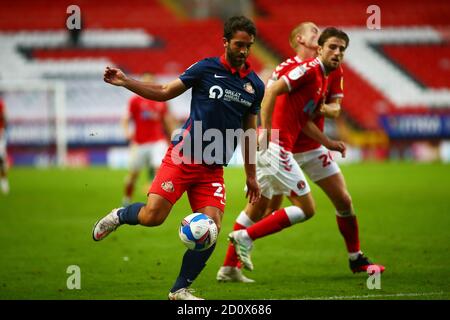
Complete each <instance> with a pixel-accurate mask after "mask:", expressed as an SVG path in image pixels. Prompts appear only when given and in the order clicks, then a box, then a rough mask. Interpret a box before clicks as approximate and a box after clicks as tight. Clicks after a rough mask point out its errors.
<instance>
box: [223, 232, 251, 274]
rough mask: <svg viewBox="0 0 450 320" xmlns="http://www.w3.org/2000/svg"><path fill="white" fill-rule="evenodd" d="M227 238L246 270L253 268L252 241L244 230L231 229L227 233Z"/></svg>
mask: <svg viewBox="0 0 450 320" xmlns="http://www.w3.org/2000/svg"><path fill="white" fill-rule="evenodd" d="M228 240H229V241H231V243H233V245H234V250H236V254H237V256H238V258H239V260H240V261H241V263H242V264H243V265H244V268H245V269H247V270H250V271H252V270H253V262H252V258H251V255H250V253H251V251H252V249H253V241H252V239H250V237H249V236H248V234H247V231H246V230H237V231H233V232H231V233H230V234H229V235H228Z"/></svg>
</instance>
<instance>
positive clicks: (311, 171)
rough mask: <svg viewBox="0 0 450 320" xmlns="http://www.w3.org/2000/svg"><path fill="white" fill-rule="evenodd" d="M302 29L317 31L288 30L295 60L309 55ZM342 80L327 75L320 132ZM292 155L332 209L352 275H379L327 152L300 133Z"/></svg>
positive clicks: (333, 111) (337, 74) (275, 200)
mask: <svg viewBox="0 0 450 320" xmlns="http://www.w3.org/2000/svg"><path fill="white" fill-rule="evenodd" d="M304 29H306V37H307V36H308V32H309V33H312V34H316V33H317V30H318V28H317V26H316V25H314V24H313V23H303V24H300V25H299V26H298V27H296V28H295V29H294V30H293V31H292V33H291V36H290V42H291V46H292V48H293V49H294V50H295V51H296V52H297V56H296V57H297V58H299V59H307V58H309V57H310V54H311V51H310V50H302V41H301V37H302V33H304ZM299 40H300V41H299ZM343 81H344V79H343V70H342V66H341V67H339V68H338V69H336V70H335V71H333V72H331V73H330V75H329V77H328V82H329V85H328V93H327V96H326V100H325V101H324V103H322V104H321V106H320V108H319V109H318V110H317V112H316V114H317V116H316V117H315V119H314V123H315V124H316V125H317V127H318V128H319V129H320V130H321V131H323V130H324V124H325V117H327V118H331V119H335V118H337V117H338V116H339V114H340V110H341V103H342V98H343V97H344V89H343ZM292 152H293V153H294V159H295V161H296V162H297V163H298V164H299V165H300V167H301V169H302V170H303V172H305V173H306V175H307V176H308V177H309V178H310V179H311V180H312V181H313V182H314V183H316V184H317V185H318V186H319V187H320V188H321V189H322V190H323V191H324V192H325V193H326V195H327V196H328V198H329V199H330V200H331V202H332V203H333V205H334V207H335V209H336V220H337V224H338V228H339V231H340V233H341V235H342V236H343V238H344V241H345V244H346V248H347V252H348V255H349V265H350V269H351V270H352V272H354V273H355V272H365V271H366V270H367V268H368V267H369V266H375V267H377V268H379V270H380V272H383V271H384V269H385V268H384V266H382V265H374V264H373V263H372V262H370V260H369V259H368V258H367V257H366V256H365V255H364V254H363V252H362V251H361V248H360V241H359V230H358V222H357V218H356V215H355V212H354V209H353V205H352V199H351V196H350V194H349V192H348V190H347V186H346V183H345V179H344V176H343V174H342V172H341V170H340V168H339V165H338V164H337V163H336V161H334V159H333V157H332V155H331V153H330V152H329V150H327V149H326V148H325V147H324V146H322V145H321V144H320V143H318V142H317V141H315V140H314V139H312V138H310V137H309V136H308V135H306V134H305V133H304V132H301V133H300V134H299V136H298V137H297V140H296V142H295V143H294V147H293V149H292ZM282 198H283V196H282V195H275V196H274V197H272V199H271V201H270V202H269V205H268V208H267V210H266V215H267V214H270V213H272V212H274V211H276V210H278V209H279V208H280V207H281V203H282Z"/></svg>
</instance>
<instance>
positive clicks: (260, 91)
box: [248, 82, 265, 114]
mask: <svg viewBox="0 0 450 320" xmlns="http://www.w3.org/2000/svg"><path fill="white" fill-rule="evenodd" d="M264 90H265V87H264V83H263V82H261V83H260V84H258V86H257V89H256V92H255V93H256V99H255V102H254V103H253V104H252V106H251V107H250V109H249V110H248V112H250V113H252V114H258V113H259V111H260V110H261V102H262V99H263V97H264Z"/></svg>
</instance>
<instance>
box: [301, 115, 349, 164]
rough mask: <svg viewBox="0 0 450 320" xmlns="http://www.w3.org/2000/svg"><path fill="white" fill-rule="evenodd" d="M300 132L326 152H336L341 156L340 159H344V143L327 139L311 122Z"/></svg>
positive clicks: (345, 148)
mask: <svg viewBox="0 0 450 320" xmlns="http://www.w3.org/2000/svg"><path fill="white" fill-rule="evenodd" d="M302 130H303V132H304V133H305V134H306V135H307V136H309V137H310V138H312V139H314V140H316V141H317V142H319V143H320V144H322V145H323V146H325V147H326V148H327V149H328V150H334V151H338V152H340V153H341V154H342V157H343V158H345V154H346V150H347V147H346V146H345V143H344V142H342V141H335V140H331V139H330V138H328V137H327V136H326V135H325V134H324V133H323V132H322V131H320V129H319V128H318V127H317V126H316V124H315V123H314V122H313V121H311V120H308V121H307V122H306V123H305V125H304V127H303V128H302Z"/></svg>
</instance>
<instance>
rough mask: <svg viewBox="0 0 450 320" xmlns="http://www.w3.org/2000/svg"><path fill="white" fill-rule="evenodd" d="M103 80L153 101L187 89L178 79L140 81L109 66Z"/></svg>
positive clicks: (162, 99) (169, 97) (163, 99)
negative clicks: (160, 81)
mask: <svg viewBox="0 0 450 320" xmlns="http://www.w3.org/2000/svg"><path fill="white" fill-rule="evenodd" d="M103 80H104V81H105V82H107V83H109V84H112V85H115V86H120V87H124V88H127V89H128V90H130V91H133V92H134V93H136V94H138V95H140V96H141V97H144V98H146V99H150V100H155V101H167V100H170V99H172V98H175V97H177V96H179V95H180V94H182V93H183V92H185V91H186V90H187V88H186V86H185V85H184V83H183V82H182V81H181V80H180V79H176V80H174V81H172V82H169V83H168V84H165V85H161V84H156V83H150V82H142V81H138V80H135V79H132V78H130V77H128V76H127V75H126V74H125V73H123V72H122V70H120V69H117V68H110V67H106V69H105V73H104V75H103Z"/></svg>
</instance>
